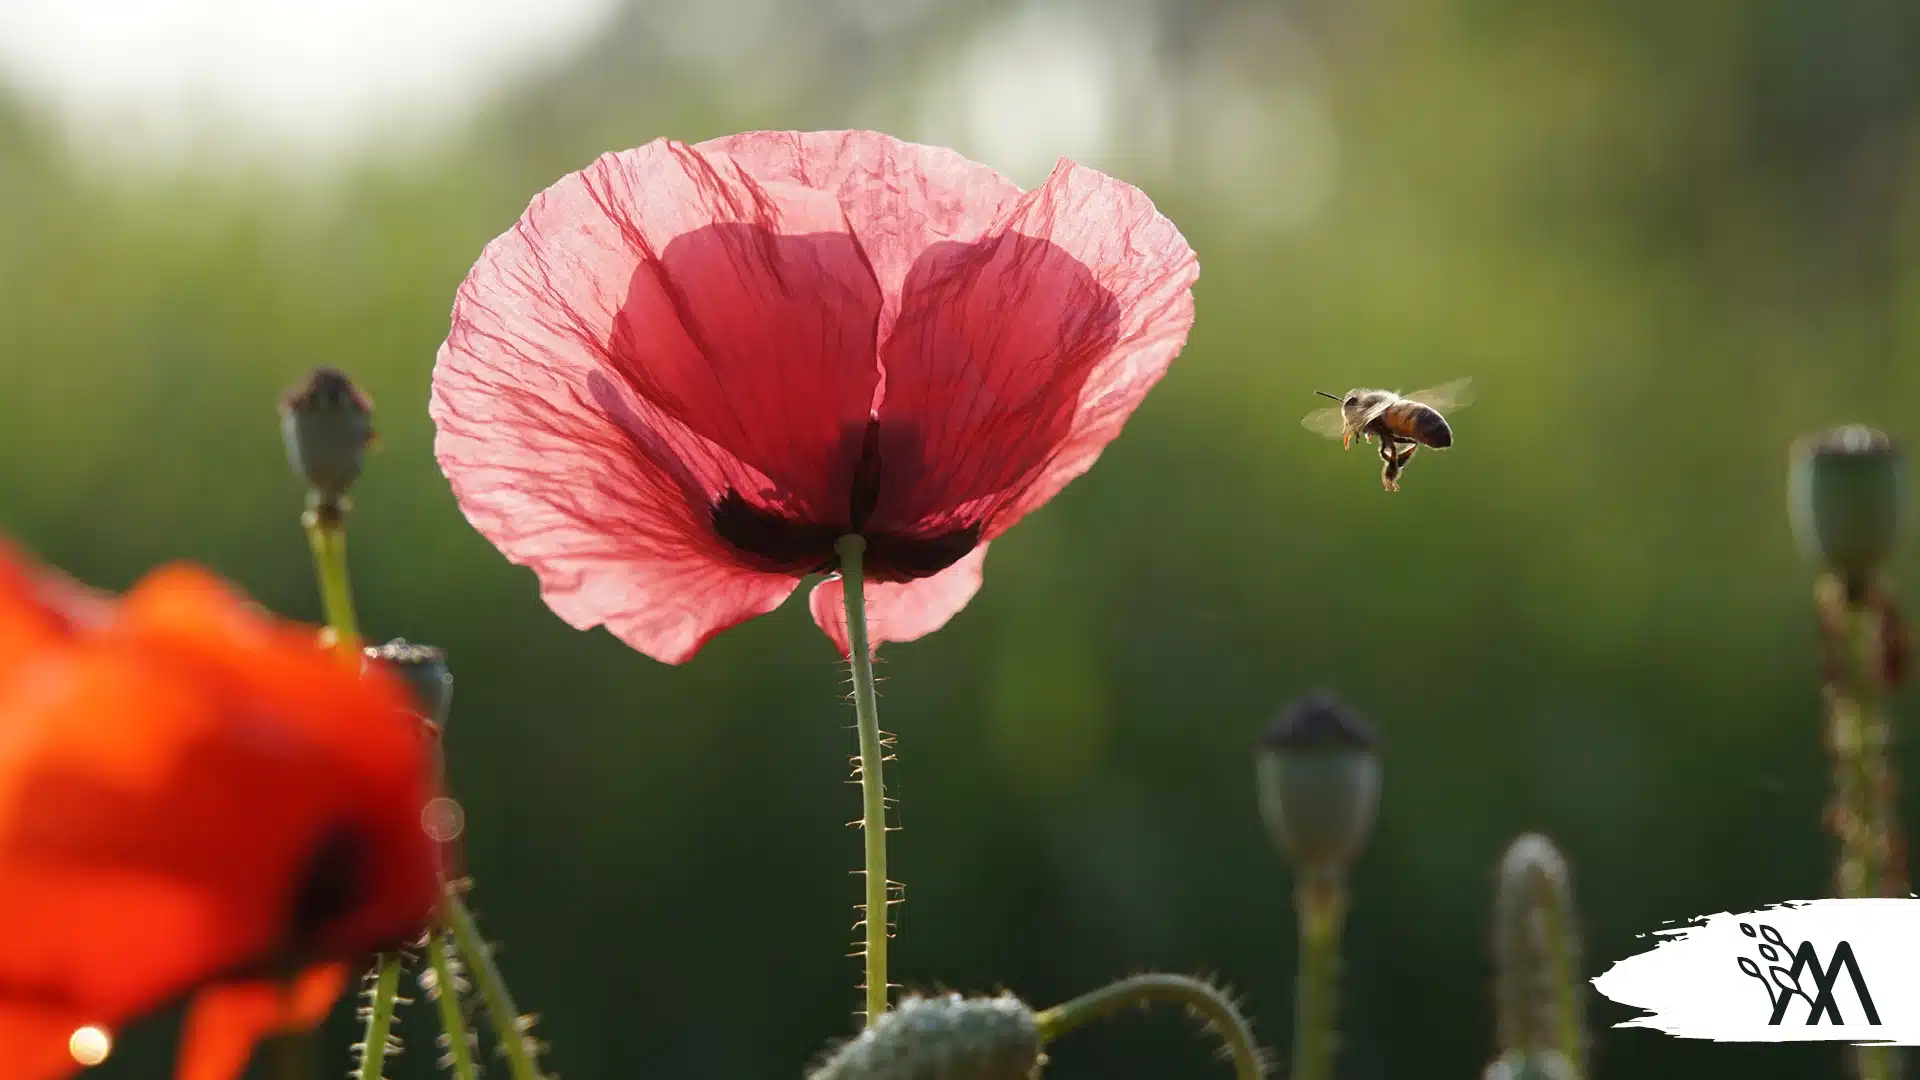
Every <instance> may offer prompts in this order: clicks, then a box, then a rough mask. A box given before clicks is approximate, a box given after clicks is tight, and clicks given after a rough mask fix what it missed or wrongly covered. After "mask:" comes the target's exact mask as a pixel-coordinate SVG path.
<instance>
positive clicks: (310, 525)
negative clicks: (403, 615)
mask: <svg viewBox="0 0 1920 1080" xmlns="http://www.w3.org/2000/svg"><path fill="white" fill-rule="evenodd" d="M300 523H301V525H303V526H305V527H306V530H307V542H308V543H309V544H311V545H312V547H313V572H314V576H315V577H317V578H318V579H319V581H320V605H321V610H322V611H323V612H324V613H325V614H326V617H327V628H328V629H330V630H332V631H333V634H334V638H335V643H336V645H338V647H339V648H341V649H342V650H345V651H346V652H347V653H348V654H349V655H351V654H354V653H357V652H358V651H359V649H360V621H359V620H358V619H357V618H355V617H354V611H353V586H352V584H351V581H350V579H349V578H348V577H347V519H346V512H345V511H344V510H342V509H341V508H340V507H339V506H337V505H332V504H327V503H322V504H321V505H319V506H316V507H314V508H313V509H311V510H308V511H307V512H306V514H305V515H304V516H303V517H302V518H301V519H300Z"/></svg>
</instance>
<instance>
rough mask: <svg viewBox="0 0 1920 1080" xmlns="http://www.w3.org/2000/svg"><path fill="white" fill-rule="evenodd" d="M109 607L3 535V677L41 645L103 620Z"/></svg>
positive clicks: (0, 606) (0, 551)
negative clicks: (15, 545) (27, 553)
mask: <svg viewBox="0 0 1920 1080" xmlns="http://www.w3.org/2000/svg"><path fill="white" fill-rule="evenodd" d="M110 612H111V606H110V605H109V603H108V601H107V599H106V598H105V597H104V596H102V595H101V594H100V593H97V592H95V591H94V590H92V589H90V588H88V587H87V586H85V585H82V584H80V583H79V582H77V581H74V580H73V579H72V578H69V577H67V576H66V575H65V574H62V573H60V572H59V571H58V570H55V569H53V568H51V567H48V566H43V565H41V564H39V563H36V562H34V561H33V560H32V559H30V558H29V557H28V556H27V555H26V553H25V552H24V551H21V550H19V549H18V548H16V547H14V545H13V544H12V543H10V542H9V541H7V540H6V539H5V538H0V677H4V676H6V675H7V674H8V673H9V672H10V671H12V670H13V669H14V668H15V667H17V666H18V665H21V664H23V663H25V662H26V661H27V660H28V659H29V658H30V657H31V655H32V654H33V653H34V652H36V651H38V650H39V649H41V648H44V647H46V646H49V645H55V644H58V643H60V642H63V641H65V640H67V639H68V638H69V637H70V636H71V635H72V634H73V633H75V632H76V631H77V630H80V629H83V628H87V627H92V626H97V625H99V624H100V623H102V622H104V621H105V620H106V619H107V617H108V615H109V614H110Z"/></svg>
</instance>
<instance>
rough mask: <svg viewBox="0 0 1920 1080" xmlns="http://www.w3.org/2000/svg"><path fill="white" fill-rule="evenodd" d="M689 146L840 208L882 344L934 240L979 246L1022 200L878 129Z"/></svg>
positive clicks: (971, 165) (988, 174) (1008, 187)
mask: <svg viewBox="0 0 1920 1080" xmlns="http://www.w3.org/2000/svg"><path fill="white" fill-rule="evenodd" d="M694 149H695V150H698V151H699V152H700V153H702V154H704V155H706V156H707V157H708V158H714V159H718V158H725V159H727V160H729V161H732V162H733V163H734V164H736V165H738V166H739V167H740V168H741V169H742V170H744V171H745V172H746V173H747V175H749V176H752V177H753V178H754V179H756V180H759V181H761V182H763V183H775V184H794V185H799V186H802V187H809V188H814V189H816V190H819V191H825V192H829V193H831V194H832V195H833V197H834V198H835V199H837V200H838V201H839V203H840V206H841V208H842V209H843V210H844V211H845V212H846V215H847V224H848V225H849V226H850V227H852V229H853V235H854V236H855V237H857V238H858V239H859V241H860V247H861V250H863V251H865V252H866V255H867V259H868V261H869V262H870V263H871V264H872V266H873V273H874V276H875V277H876V278H878V279H879V282H880V287H881V289H882V290H884V291H885V293H886V296H887V306H886V313H885V315H884V316H883V318H882V320H881V327H880V337H881V339H882V340H884V339H885V337H886V335H887V332H888V329H889V328H890V327H891V326H892V325H893V320H894V317H895V315H897V314H898V312H899V309H900V290H901V287H902V285H903V284H904V283H905V282H906V279H907V270H908V268H909V267H911V266H912V265H913V261H914V260H915V259H917V258H919V257H920V253H921V252H923V251H925V250H926V249H927V248H928V247H931V246H932V245H934V244H937V243H940V242H942V241H948V240H956V241H961V242H966V241H972V240H977V239H979V238H980V236H981V235H982V234H983V233H985V232H986V231H987V230H988V229H989V228H991V227H992V226H993V224H994V222H995V221H996V220H998V219H999V217H1000V215H1001V213H1002V212H1003V211H1005V210H1006V209H1008V208H1009V207H1011V206H1013V205H1014V204H1015V203H1016V202H1018V201H1019V199H1020V188H1019V187H1018V186H1017V185H1015V184H1014V183H1013V181H1011V180H1008V179H1007V178H1006V177H1004V176H1002V175H1000V174H999V173H998V172H995V171H994V170H993V169H992V168H990V167H988V166H986V165H982V164H980V163H979V162H977V161H969V160H967V159H966V158H965V157H963V156H962V155H960V154H957V153H955V152H953V151H952V150H948V149H946V148H944V147H939V146H923V145H921V144H919V143H910V142H903V141H901V140H899V139H896V138H894V137H892V136H891V135H883V134H881V133H879V132H877V131H748V132H743V133H741V134H739V135H729V136H727V137H725V138H721V139H713V140H710V141H708V142H703V143H701V144H699V145H698V146H696V147H694ZM883 377H884V373H883Z"/></svg>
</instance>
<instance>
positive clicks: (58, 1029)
mask: <svg viewBox="0 0 1920 1080" xmlns="http://www.w3.org/2000/svg"><path fill="white" fill-rule="evenodd" d="M87 1022H88V1018H87V1017H86V1016H85V1015H84V1014H82V1013H77V1012H74V1011H71V1010H68V1009H62V1008H57V1007H44V1006H16V1005H13V1004H8V1005H7V1006H6V1007H5V1008H3V1009H0V1047H4V1048H5V1050H6V1052H5V1053H0V1080H61V1078H62V1077H67V1076H72V1075H73V1074H74V1073H77V1072H79V1071H80V1063H79V1062H77V1061H75V1060H73V1052H72V1051H71V1050H70V1049H69V1047H70V1046H71V1045H72V1043H71V1040H72V1038H73V1033H74V1032H75V1031H76V1030H78V1029H79V1028H82V1027H84V1026H86V1024H87Z"/></svg>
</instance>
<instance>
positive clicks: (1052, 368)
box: [874, 161, 1199, 539]
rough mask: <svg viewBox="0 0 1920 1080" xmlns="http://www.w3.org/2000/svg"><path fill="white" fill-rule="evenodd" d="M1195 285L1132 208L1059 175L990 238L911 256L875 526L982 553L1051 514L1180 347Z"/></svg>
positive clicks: (1079, 171) (1167, 235)
mask: <svg viewBox="0 0 1920 1080" xmlns="http://www.w3.org/2000/svg"><path fill="white" fill-rule="evenodd" d="M1198 276H1199V264H1198V262H1197V260H1196V259H1195V257H1194V254H1193V250H1192V249H1191V248H1190V247H1188V246H1187V242H1186V240H1185V239H1184V238H1183V237H1182V236H1181V235H1180V232H1179V230H1178V229H1176V228H1175V227H1174V225H1173V223H1172V222H1170V221H1168V220H1167V219H1166V218H1165V217H1163V216H1161V215H1160V214H1159V213H1158V212H1157V211H1155V209H1154V207H1153V203H1152V201H1151V200H1149V199H1148V198H1147V196H1146V195H1145V194H1144V193H1143V192H1141V191H1139V190H1138V189H1136V188H1133V187H1131V186H1129V185H1127V184H1124V183H1122V182H1120V181H1118V180H1115V179H1113V178H1111V177H1108V176H1104V175H1102V174H1100V173H1098V172H1095V171H1093V170H1091V169H1086V168H1082V167H1080V166H1078V165H1074V164H1073V163H1071V162H1066V161H1062V162H1061V163H1060V165H1059V166H1058V167H1057V168H1055V170H1054V172H1053V174H1052V175H1051V176H1050V177H1048V179H1047V182H1046V183H1045V184H1044V185H1042V186H1041V187H1039V188H1037V189H1035V190H1034V191H1032V192H1029V193H1028V194H1027V195H1025V196H1023V197H1022V198H1021V199H1020V201H1019V203H1018V204H1017V205H1015V206H1013V207H1012V208H1011V209H1010V210H1009V212H1008V213H1007V214H1006V215H1005V216H1004V217H1003V218H1002V220H1001V221H1000V222H999V223H997V224H996V226H995V228H994V230H993V231H992V232H991V233H990V234H989V235H988V236H986V237H985V238H983V239H981V240H978V241H975V242H972V243H965V244H961V243H947V244H936V245H934V246H933V247H931V248H929V249H928V250H927V251H925V252H924V253H922V255H921V256H920V258H919V259H918V260H917V261H916V262H915V264H914V266H913V269H912V271H911V272H910V273H909V274H908V277H907V281H906V285H905V286H904V293H903V296H902V299H901V311H900V318H899V321H898V322H897V323H896V324H895V325H894V328H893V333H892V335H891V336H890V337H889V338H888V339H887V341H886V343H885V345H884V346H883V348H882V354H881V361H882V367H883V368H884V369H885V371H886V388H887V389H886V398H885V400H884V401H883V402H882V403H881V406H880V432H881V433H880V460H881V462H882V467H881V493H880V497H879V503H878V505H877V507H876V510H875V515H874V527H875V528H877V529H880V530H883V531H891V532H899V533H920V534H924V533H927V532H929V531H935V530H940V529H949V528H955V527H960V526H964V525H969V524H978V525H981V526H983V530H982V534H983V536H984V538H986V539H992V538H993V537H994V536H997V535H999V534H1000V533H1002V532H1005V531H1006V530H1007V528H1009V527H1011V526H1012V525H1013V523H1014V522H1015V521H1017V520H1019V518H1020V517H1021V516H1022V515H1024V514H1025V513H1027V512H1028V511H1030V510H1032V509H1033V508H1035V507H1037V506H1039V505H1041V504H1042V503H1045V502H1046V501H1047V500H1048V499H1049V498H1051V497H1052V496H1053V495H1054V494H1055V493H1057V492H1058V491H1059V490H1060V489H1061V488H1062V487H1064V486H1066V484H1067V482H1068V481H1069V480H1071V479H1072V478H1073V477H1075V476H1078V475H1079V474H1081V473H1083V472H1085V471H1086V470H1087V469H1088V468H1090V467H1091V466H1092V465H1093V462H1094V460H1095V459H1096V458H1098V457H1099V455H1100V451H1101V450H1102V449H1104V448H1105V446H1106V445H1107V443H1109V442H1111V441H1112V440H1113V439H1114V437H1115V436H1117V435H1118V434H1119V433H1120V429H1121V427H1122V425H1124V424H1125V423H1126V420H1127V417H1128V416H1130V415H1131V414H1132V412H1133V409H1134V408H1135V407H1136V406H1137V405H1138V404H1139V403H1140V401H1141V399H1142V398H1144V397H1145V396H1146V393H1147V391H1148V390H1149V389H1151V388H1152V387H1153V385H1154V384H1155V383H1156V382H1158V381H1159V379H1160V377H1161V375H1163V374H1164V373H1165V372H1166V369H1167V366H1168V365H1169V364H1170V363H1171V362H1172V361H1173V358H1174V356H1176V355H1177V354H1178V353H1179V351H1180V349H1181V348H1182V347H1183V346H1184V345H1185V343H1186V338H1187V332H1188V330H1189V329H1190V328H1191V326H1192V324H1193V293H1192V286H1193V282H1194V281H1195V279H1196V278H1197V277H1198Z"/></svg>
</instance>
